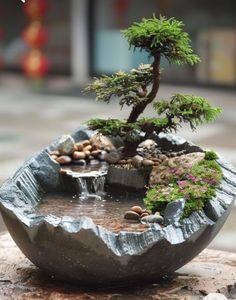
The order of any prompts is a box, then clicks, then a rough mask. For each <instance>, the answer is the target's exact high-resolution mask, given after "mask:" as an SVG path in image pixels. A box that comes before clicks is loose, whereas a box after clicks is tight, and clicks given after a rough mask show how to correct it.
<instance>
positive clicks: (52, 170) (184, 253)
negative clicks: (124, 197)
mask: <svg viewBox="0 0 236 300" xmlns="http://www.w3.org/2000/svg"><path fill="white" fill-rule="evenodd" d="M89 134H90V133H89V132H88V131H86V130H84V129H80V130H79V131H77V132H76V133H75V134H73V135H72V136H73V137H74V139H75V140H76V141H80V140H84V139H87V138H88V137H89ZM155 139H156V141H157V143H158V144H159V146H161V147H162V149H163V150H167V149H172V150H173V151H181V150H186V151H187V152H189V153H190V152H196V151H202V149H201V148H199V147H197V146H195V145H193V144H192V143H190V142H187V141H186V140H184V139H182V138H180V137H177V136H174V135H171V134H159V135H158V136H155ZM53 145H55V144H53ZM53 145H51V146H50V147H51V148H52V147H53ZM218 163H219V164H220V165H221V167H222V170H223V172H224V179H223V180H222V181H221V184H220V186H219V187H218V188H217V192H216V197H215V198H214V199H211V200H210V201H209V202H208V204H207V206H206V207H205V208H204V210H201V211H199V212H196V213H193V214H192V215H191V216H190V217H189V218H186V219H184V220H183V221H181V222H175V223H174V224H171V225H168V226H166V227H164V228H161V227H160V226H159V225H158V224H155V225H154V224H153V225H151V226H150V228H148V229H147V230H146V231H144V232H142V233H138V232H125V231H121V232H120V233H113V232H111V231H109V230H107V229H105V228H103V227H101V226H97V225H96V224H94V223H93V221H92V220H91V219H90V218H88V217H86V216H83V217H78V218H72V217H68V216H64V217H62V218H59V217H56V216H54V215H51V214H49V215H47V216H45V215H38V214H36V213H35V207H36V205H37V204H38V203H39V202H40V201H41V199H42V197H43V195H45V194H47V193H50V192H54V191H57V192H59V191H61V189H62V186H63V185H62V182H61V180H62V179H61V177H60V172H59V170H60V166H59V165H58V164H57V163H56V162H54V161H53V160H52V159H51V158H50V156H49V154H48V148H47V149H45V150H43V151H42V152H40V153H38V154H36V155H33V156H32V157H31V158H29V159H28V160H27V161H26V162H25V163H24V164H23V166H22V167H21V168H20V169H19V170H18V171H17V172H16V174H15V175H14V176H13V177H12V178H10V179H8V180H7V181H6V183H5V184H4V185H3V186H2V187H1V189H0V210H1V213H2V216H3V219H4V221H5V224H6V226H7V228H8V230H9V232H10V234H11V236H12V238H13V239H14V241H15V242H16V244H17V245H18V247H19V248H20V249H21V251H22V252H23V253H24V254H25V255H26V256H27V257H28V258H29V259H30V260H31V261H32V262H33V263H34V264H35V265H36V266H38V267H39V268H40V269H42V270H44V271H46V272H48V273H50V274H52V275H54V276H56V277H58V278H61V279H63V280H66V281H70V282H74V283H79V284H81V285H86V286H90V285H91V286H93V287H94V286H95V285H98V286H106V287H107V286H108V285H126V284H130V283H138V282H141V283H143V282H154V281H157V280H158V279H160V278H161V277H163V276H165V275H168V274H171V273H173V272H174V271H175V270H177V269H178V268H180V267H181V266H183V265H185V264H186V263H187V262H189V261H190V260H191V259H192V258H194V257H195V256H196V255H198V254H199V253H200V252H201V251H202V250H203V249H204V248H205V247H207V245H208V244H209V243H210V242H211V241H212V239H213V238H214V237H215V235H216V234H217V233H218V231H219V230H220V228H221V227H222V226H223V224H224V223H225V221H226V219H227V217H228V215H229V213H230V210H231V208H232V205H233V202H234V198H235V195H236V170H235V169H233V168H232V167H231V166H230V165H229V164H228V163H226V162H224V161H223V160H222V159H219V160H218Z"/></svg>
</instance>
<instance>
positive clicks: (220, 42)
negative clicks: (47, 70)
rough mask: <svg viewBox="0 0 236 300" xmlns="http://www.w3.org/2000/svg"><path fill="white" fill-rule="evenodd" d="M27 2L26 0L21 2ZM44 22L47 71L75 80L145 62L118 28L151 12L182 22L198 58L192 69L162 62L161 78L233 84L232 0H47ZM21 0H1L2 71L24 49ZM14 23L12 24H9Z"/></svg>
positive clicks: (16, 65) (235, 32)
mask: <svg viewBox="0 0 236 300" xmlns="http://www.w3.org/2000/svg"><path fill="white" fill-rule="evenodd" d="M26 1H31V0H26ZM48 1H49V4H50V10H49V12H48V13H47V15H46V17H45V21H44V25H45V26H46V28H47V29H48V31H49V35H50V39H49V42H48V43H47V45H46V46H45V48H44V52H45V54H46V55H47V57H48V59H49V61H50V64H51V74H61V75H67V76H71V78H72V79H73V80H74V81H75V82H76V83H79V84H83V83H85V82H86V81H87V80H88V79H89V78H90V77H92V76H95V75H99V74H102V73H112V72H114V71H116V70H119V69H122V70H127V69H130V68H132V67H137V65H138V64H139V63H141V62H142V63H147V62H148V58H147V56H146V55H145V53H135V54H134V53H133V52H132V51H129V49H128V44H127V42H126V41H125V40H124V39H123V38H122V37H121V35H120V30H121V29H122V28H125V27H127V26H129V25H130V24H131V23H133V22H134V21H139V20H140V19H141V18H142V17H146V18H148V17H151V16H152V15H153V14H156V16H158V15H159V14H162V15H165V16H174V17H176V18H177V19H181V20H183V22H184V23H185V24H186V26H185V29H186V31H188V32H189V34H190V36H191V39H192V42H193V48H194V49H195V50H196V52H197V53H199V55H200V56H201V58H202V63H201V64H199V65H198V66H197V67H195V68H192V67H190V66H183V67H182V70H181V69H180V68H179V67H178V68H176V67H174V66H169V65H168V62H166V61H163V62H162V64H163V68H164V69H165V72H164V74H163V80H165V81H167V82H172V83H173V82H178V83H189V84H200V83H201V84H202V83H204V84H216V85H217V84H220V85H229V86H234V85H235V83H236V18H235V15H234V12H235V11H236V2H235V1H233V0H226V1H224V3H222V1H221V0H215V1H214V3H212V2H210V1H204V0H198V1H187V0H178V1H174V0H148V1H143V0H99V1H96V0H60V1H58V0H48ZM22 6H23V3H22V2H21V1H18V3H16V1H4V2H3V1H1V3H0V27H1V28H3V29H4V31H5V34H4V39H2V41H1V42H0V52H1V56H2V58H3V62H4V66H3V68H4V70H5V71H11V72H20V71H21V67H20V61H21V58H22V56H23V55H24V54H25V53H26V52H27V51H28V49H27V46H26V45H25V44H24V42H23V41H22V39H21V33H22V31H23V29H24V28H25V27H26V26H27V18H26V17H25V15H24V13H23V9H22ZM13 21H14V22H13Z"/></svg>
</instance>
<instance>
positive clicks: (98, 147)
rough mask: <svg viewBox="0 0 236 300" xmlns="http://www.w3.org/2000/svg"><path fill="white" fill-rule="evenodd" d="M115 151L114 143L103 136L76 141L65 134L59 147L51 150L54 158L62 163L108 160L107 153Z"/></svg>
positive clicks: (79, 163)
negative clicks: (100, 138) (101, 137)
mask: <svg viewBox="0 0 236 300" xmlns="http://www.w3.org/2000/svg"><path fill="white" fill-rule="evenodd" d="M111 151H114V146H113V144H112V143H111V142H110V141H109V139H106V138H105V137H103V139H102V140H99V136H97V135H96V136H93V137H92V138H91V139H90V140H84V141H81V142H78V143H76V142H75V141H74V139H73V138H72V137H71V136H69V135H64V136H62V137H61V138H60V140H59V141H58V146H57V149H56V150H54V151H50V155H51V157H52V159H54V160H55V161H56V162H58V163H59V164H60V165H66V164H72V163H73V164H78V165H82V166H83V165H86V164H88V163H90V162H99V161H106V157H107V155H108V154H109V153H110V152H111Z"/></svg>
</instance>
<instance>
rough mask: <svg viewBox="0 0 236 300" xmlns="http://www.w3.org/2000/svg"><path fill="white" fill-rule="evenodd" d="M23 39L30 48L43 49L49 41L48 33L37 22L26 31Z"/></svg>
mask: <svg viewBox="0 0 236 300" xmlns="http://www.w3.org/2000/svg"><path fill="white" fill-rule="evenodd" d="M22 37H23V40H24V41H25V42H26V43H27V44H28V45H29V46H30V47H32V48H41V47H42V46H44V45H45V44H46V43H47V41H48V31H47V30H46V29H45V28H44V27H43V26H42V25H41V23H40V22H38V21H36V22H33V23H32V24H30V25H29V26H28V27H27V28H26V29H25V30H24V32H23V34H22Z"/></svg>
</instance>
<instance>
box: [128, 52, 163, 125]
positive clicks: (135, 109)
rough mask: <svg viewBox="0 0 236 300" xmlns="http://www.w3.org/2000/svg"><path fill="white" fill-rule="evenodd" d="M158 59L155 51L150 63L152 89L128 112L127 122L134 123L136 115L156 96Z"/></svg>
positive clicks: (157, 88)
mask: <svg viewBox="0 0 236 300" xmlns="http://www.w3.org/2000/svg"><path fill="white" fill-rule="evenodd" d="M160 60H161V55H160V53H157V54H156V55H155V56H154V62H153V64H152V68H153V85H152V90H151V91H150V93H149V94H148V96H147V98H146V100H145V101H142V102H140V103H139V104H137V105H135V106H134V107H133V109H132V111H131V113H130V116H129V118H128V120H127V123H135V122H136V121H137V119H138V117H139V116H140V115H141V114H142V113H143V111H144V110H145V108H146V106H147V105H148V104H150V103H151V102H152V101H153V100H154V99H155V97H156V94H157V92H158V90H159V84H160Z"/></svg>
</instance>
